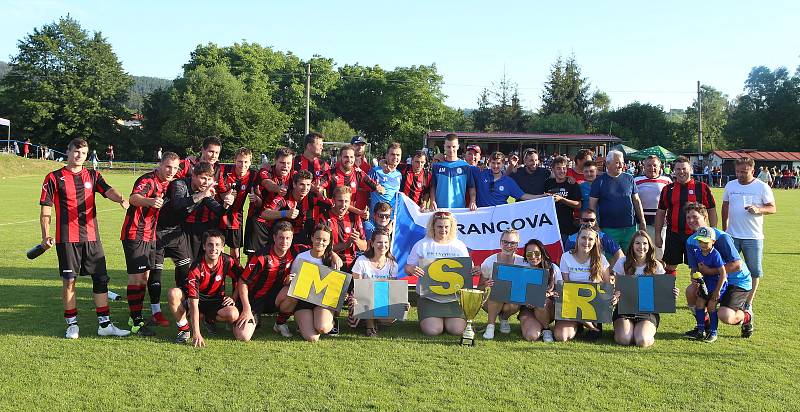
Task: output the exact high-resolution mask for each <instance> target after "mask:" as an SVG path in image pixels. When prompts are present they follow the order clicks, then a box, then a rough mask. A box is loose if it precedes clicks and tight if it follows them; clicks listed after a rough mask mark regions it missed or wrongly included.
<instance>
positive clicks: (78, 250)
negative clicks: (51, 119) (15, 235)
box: [39, 139, 130, 339]
mask: <svg viewBox="0 0 800 412" xmlns="http://www.w3.org/2000/svg"><path fill="white" fill-rule="evenodd" d="M88 151H89V144H88V143H86V140H83V139H72V141H70V142H69V146H68V148H67V165H66V166H65V167H63V168H61V169H58V170H56V171H53V172H50V173H49V174H48V175H47V176H46V177H45V178H44V183H43V184H42V195H41V197H40V198H39V204H40V205H41V214H40V217H39V223H40V226H41V229H42V243H41V245H42V247H44V248H45V249H49V248H50V247H51V246H53V244H55V246H56V253H57V254H58V268H59V272H60V274H61V280H62V291H61V300H62V303H63V304H64V319H65V320H66V322H67V331H66V333H65V336H66V337H67V338H68V339H77V338H78V335H79V328H78V309H77V300H76V297H75V279H76V278H77V277H78V276H79V275H80V276H85V275H91V276H92V292H94V305H95V307H96V313H97V322H98V323H99V327H98V328H97V334H98V335H100V336H128V335H129V334H130V331H127V330H122V329H118V328H117V327H116V326H115V325H114V324H113V323H111V319H110V317H109V310H108V273H107V271H106V256H105V252H104V251H103V245H102V243H101V242H100V230H99V228H98V225H97V207H96V205H95V193H100V194H101V195H102V196H104V197H107V198H108V199H111V201H113V202H116V203H119V204H120V205H121V206H122V207H123V208H124V209H127V208H128V200H127V199H125V198H124V197H123V196H122V195H121V194H120V193H119V192H118V191H117V190H116V189H114V188H112V187H111V186H110V185H109V184H108V183H106V181H105V179H103V177H102V176H101V175H100V172H98V171H96V170H88V169H86V168H84V167H83V163H84V162H85V161H86V155H87V153H88ZM53 207H55V209H56V210H55V212H56V235H55V237H53V236H51V234H50V221H51V219H52V209H53Z"/></svg>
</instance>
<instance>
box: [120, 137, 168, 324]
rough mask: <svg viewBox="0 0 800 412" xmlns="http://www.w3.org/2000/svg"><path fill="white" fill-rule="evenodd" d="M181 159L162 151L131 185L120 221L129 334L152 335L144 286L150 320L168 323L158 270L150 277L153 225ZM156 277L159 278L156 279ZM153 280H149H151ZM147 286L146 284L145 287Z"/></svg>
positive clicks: (153, 247) (152, 257)
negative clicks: (147, 295)
mask: <svg viewBox="0 0 800 412" xmlns="http://www.w3.org/2000/svg"><path fill="white" fill-rule="evenodd" d="M179 162H180V158H179V157H178V155H177V154H175V153H172V152H167V153H164V154H163V155H162V157H161V162H159V164H158V168H157V169H155V170H153V171H151V172H147V173H145V174H143V175H142V176H140V177H139V178H138V179H136V182H135V183H134V184H133V190H132V191H131V195H130V198H129V202H130V206H131V207H129V208H128V212H127V213H126V214H125V221H124V222H123V223H122V234H121V235H120V240H122V250H123V251H124V252H125V262H126V264H127V269H128V289H127V297H128V309H129V310H130V314H131V317H130V319H129V324H130V326H131V333H136V334H139V335H141V336H153V335H155V333H154V332H153V331H151V330H150V329H148V328H147V327H146V326H145V321H144V318H143V317H142V302H143V301H144V291H145V287H147V288H148V289H149V292H150V305H151V309H152V313H153V319H152V321H153V323H155V324H158V325H161V326H168V325H169V322H168V321H167V320H166V319H165V318H164V315H162V314H161V303H160V302H161V279H160V278H161V271H156V272H154V273H155V276H153V279H149V277H150V276H149V275H150V271H151V270H153V269H155V263H156V226H157V223H158V215H159V213H160V212H161V206H163V205H164V194H165V193H166V192H167V188H168V187H169V183H170V182H171V181H172V180H173V179H174V177H175V172H177V171H178V164H179ZM155 278H158V279H155ZM151 281H152V282H151ZM145 285H147V286H145Z"/></svg>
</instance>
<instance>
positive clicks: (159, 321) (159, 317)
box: [147, 312, 169, 328]
mask: <svg viewBox="0 0 800 412" xmlns="http://www.w3.org/2000/svg"><path fill="white" fill-rule="evenodd" d="M147 324H148V325H149V326H162V327H165V328H166V327H168V326H169V321H168V320H167V318H165V317H164V314H163V313H161V312H156V313H155V314H153V317H152V318H150V320H149V321H148V322H147Z"/></svg>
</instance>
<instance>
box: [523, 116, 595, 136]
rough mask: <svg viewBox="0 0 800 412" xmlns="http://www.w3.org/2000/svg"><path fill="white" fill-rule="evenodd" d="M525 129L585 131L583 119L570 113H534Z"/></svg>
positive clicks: (547, 131) (552, 131)
mask: <svg viewBox="0 0 800 412" xmlns="http://www.w3.org/2000/svg"><path fill="white" fill-rule="evenodd" d="M525 129H526V130H527V131H528V132H531V133H579V134H580V133H586V129H585V128H584V127H583V120H582V119H581V118H579V117H578V116H576V115H574V114H571V113H553V114H548V115H544V116H543V115H535V116H533V117H531V119H530V120H529V121H528V123H527V126H526V127H525Z"/></svg>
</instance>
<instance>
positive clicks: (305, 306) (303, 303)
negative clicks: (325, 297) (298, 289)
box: [294, 299, 319, 312]
mask: <svg viewBox="0 0 800 412" xmlns="http://www.w3.org/2000/svg"><path fill="white" fill-rule="evenodd" d="M317 306H319V305H315V304H313V303H309V302H306V301H304V300H300V299H297V305H295V306H294V311H295V312H297V311H298V310H305V309H308V310H314V308H316V307H317Z"/></svg>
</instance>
